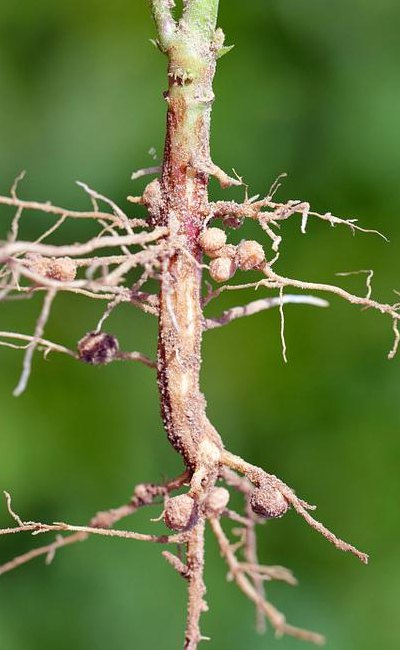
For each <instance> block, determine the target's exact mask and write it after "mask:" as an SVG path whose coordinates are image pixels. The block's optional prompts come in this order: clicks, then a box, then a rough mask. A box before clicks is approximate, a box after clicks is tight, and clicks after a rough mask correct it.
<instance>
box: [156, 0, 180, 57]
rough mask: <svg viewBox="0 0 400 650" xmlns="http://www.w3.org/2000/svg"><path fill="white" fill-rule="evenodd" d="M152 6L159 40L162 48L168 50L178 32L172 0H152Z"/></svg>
mask: <svg viewBox="0 0 400 650" xmlns="http://www.w3.org/2000/svg"><path fill="white" fill-rule="evenodd" d="M150 7H151V11H152V14H153V18H154V22H155V24H156V29H157V36H158V42H159V44H160V46H161V49H162V50H164V51H165V50H167V49H168V47H169V46H170V44H171V41H172V39H173V37H174V35H175V32H176V27H177V25H176V22H175V20H174V17H173V15H172V11H171V9H172V7H173V3H172V2H171V0H150Z"/></svg>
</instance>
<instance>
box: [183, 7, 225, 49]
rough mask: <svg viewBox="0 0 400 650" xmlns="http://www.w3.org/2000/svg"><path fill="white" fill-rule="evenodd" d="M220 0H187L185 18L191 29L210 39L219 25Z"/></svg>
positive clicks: (205, 38)
mask: <svg viewBox="0 0 400 650" xmlns="http://www.w3.org/2000/svg"><path fill="white" fill-rule="evenodd" d="M218 5H219V0H187V2H186V3H185V10H184V12H183V19H184V21H185V23H186V25H187V27H188V28H189V30H192V31H197V32H199V33H200V34H201V35H202V36H203V37H204V40H208V41H210V40H211V39H212V37H213V34H214V31H215V27H216V25H217V16H218Z"/></svg>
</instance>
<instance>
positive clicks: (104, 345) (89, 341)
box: [78, 332, 119, 366]
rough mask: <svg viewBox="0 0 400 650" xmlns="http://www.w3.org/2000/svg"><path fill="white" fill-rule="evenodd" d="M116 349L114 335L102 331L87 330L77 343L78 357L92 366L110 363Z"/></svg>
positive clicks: (116, 343) (117, 346)
mask: <svg viewBox="0 0 400 650" xmlns="http://www.w3.org/2000/svg"><path fill="white" fill-rule="evenodd" d="M118 350H119V345H118V341H117V339H116V338H115V336H112V334H105V333H104V332H89V333H88V334H86V335H85V336H84V337H83V339H81V340H80V341H79V343H78V355H79V359H80V360H81V361H84V362H85V363H90V364H91V365H92V366H104V365H106V364H107V363H110V362H111V361H113V360H114V359H115V356H116V354H117V352H118Z"/></svg>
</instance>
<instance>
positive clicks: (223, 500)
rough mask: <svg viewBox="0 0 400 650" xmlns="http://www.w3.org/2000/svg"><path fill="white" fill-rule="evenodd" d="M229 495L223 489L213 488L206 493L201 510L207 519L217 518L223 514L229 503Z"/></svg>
mask: <svg viewBox="0 0 400 650" xmlns="http://www.w3.org/2000/svg"><path fill="white" fill-rule="evenodd" d="M229 499H230V494H229V492H228V490H227V489H226V488H224V487H215V488H212V489H211V490H210V492H209V493H208V495H207V497H206V499H205V501H204V504H203V509H204V513H205V515H206V516H207V517H217V516H219V515H221V514H222V513H223V511H224V510H225V508H226V506H227V505H228V503H229Z"/></svg>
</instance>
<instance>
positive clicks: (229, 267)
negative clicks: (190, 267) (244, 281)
mask: <svg viewBox="0 0 400 650" xmlns="http://www.w3.org/2000/svg"><path fill="white" fill-rule="evenodd" d="M235 273H236V264H235V262H234V261H233V260H231V259H230V258H229V257H217V258H216V259H215V260H213V261H212V262H211V264H210V275H211V277H212V279H213V280H215V282H227V281H228V280H230V279H231V278H232V277H233V276H234V275H235Z"/></svg>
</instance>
